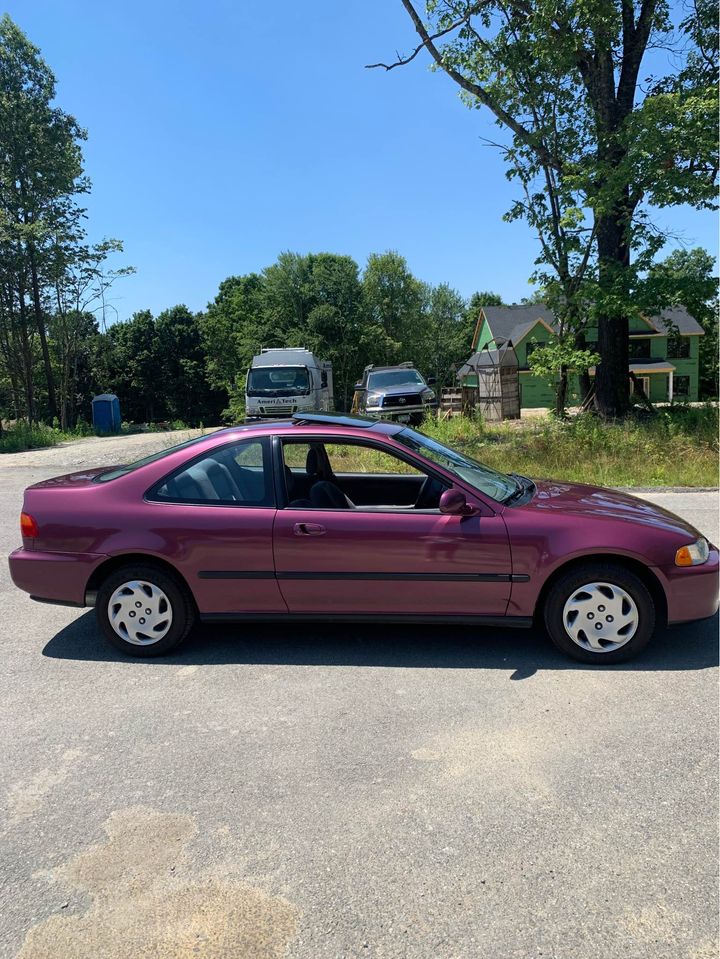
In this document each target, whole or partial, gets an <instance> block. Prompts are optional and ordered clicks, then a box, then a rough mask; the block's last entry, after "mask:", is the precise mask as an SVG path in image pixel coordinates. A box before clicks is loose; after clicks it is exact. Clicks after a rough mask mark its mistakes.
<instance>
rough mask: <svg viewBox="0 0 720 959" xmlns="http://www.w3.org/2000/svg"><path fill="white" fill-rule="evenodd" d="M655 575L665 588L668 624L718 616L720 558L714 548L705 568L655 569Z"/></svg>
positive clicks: (674, 567) (704, 565) (677, 567)
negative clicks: (716, 614)
mask: <svg viewBox="0 0 720 959" xmlns="http://www.w3.org/2000/svg"><path fill="white" fill-rule="evenodd" d="M654 572H655V573H656V575H657V577H658V579H660V581H661V583H662V585H663V587H664V589H665V596H666V598H667V607H668V623H669V624H674V623H689V622H692V621H693V620H695V619H707V618H708V617H709V616H714V615H715V613H716V612H717V610H718V590H719V588H720V555H719V554H718V551H717V549H716V548H715V547H712V548H711V550H710V555H709V557H708V559H707V562H705V563H703V564H702V566H687V567H680V566H672V567H664V568H655V569H654Z"/></svg>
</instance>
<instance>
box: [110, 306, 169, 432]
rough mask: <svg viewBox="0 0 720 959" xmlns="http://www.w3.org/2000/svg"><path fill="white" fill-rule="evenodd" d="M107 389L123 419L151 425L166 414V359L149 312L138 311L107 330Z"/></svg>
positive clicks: (153, 320)
mask: <svg viewBox="0 0 720 959" xmlns="http://www.w3.org/2000/svg"><path fill="white" fill-rule="evenodd" d="M108 342H109V346H110V355H109V357H108V366H107V376H108V387H106V388H110V386H112V391H113V392H114V393H116V394H117V396H118V398H119V400H120V409H121V413H122V416H123V419H128V420H130V421H132V422H147V423H152V422H153V421H155V420H156V419H161V418H162V417H163V416H164V415H165V414H166V412H167V410H166V406H165V389H166V384H165V383H164V382H163V376H162V371H163V366H164V363H165V357H164V355H163V352H162V347H161V344H160V339H159V337H158V335H157V328H156V324H155V319H154V318H153V315H152V313H151V312H150V310H141V311H140V312H138V313H134V314H133V316H132V317H131V318H130V319H129V320H127V321H126V322H124V323H114V324H113V325H112V326H111V327H110V329H109V330H108Z"/></svg>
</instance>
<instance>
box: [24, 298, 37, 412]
mask: <svg viewBox="0 0 720 959" xmlns="http://www.w3.org/2000/svg"><path fill="white" fill-rule="evenodd" d="M20 343H21V350H22V360H23V381H24V382H23V386H24V388H25V407H26V409H25V413H26V416H27V421H28V423H29V424H32V423H34V422H36V421H37V415H36V412H35V384H34V381H33V360H32V348H31V346H30V338H29V336H28V329H27V314H26V310H25V295H24V293H22V292H21V293H20Z"/></svg>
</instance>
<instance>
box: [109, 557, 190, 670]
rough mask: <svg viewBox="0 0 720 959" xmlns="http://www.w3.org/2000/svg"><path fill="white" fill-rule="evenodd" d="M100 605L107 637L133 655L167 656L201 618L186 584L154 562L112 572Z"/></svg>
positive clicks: (125, 567) (114, 644) (119, 647)
mask: <svg viewBox="0 0 720 959" xmlns="http://www.w3.org/2000/svg"><path fill="white" fill-rule="evenodd" d="M95 611H96V614H97V618H98V622H99V623H100V626H101V628H102V631H103V633H104V634H105V636H106V637H107V639H108V640H109V641H110V642H111V643H112V644H113V646H116V647H117V648H118V649H120V650H122V651H123V652H124V653H127V654H128V655H129V656H162V655H163V654H164V653H167V652H169V651H170V650H171V649H174V647H175V646H177V645H178V644H179V643H181V642H182V641H183V639H185V637H186V636H187V634H188V633H189V632H190V629H191V627H192V625H193V622H194V619H195V611H194V608H193V605H192V602H191V600H190V598H189V596H188V594H187V591H186V589H185V587H184V586H183V585H182V584H181V583H180V582H179V581H178V580H176V579H175V577H174V576H172V575H171V574H169V573H166V572H165V571H164V570H162V569H160V568H158V567H155V566H151V565H147V566H124V567H122V568H121V569H118V570H116V571H115V572H113V573H111V574H110V575H109V576H108V577H107V579H106V580H105V582H104V583H103V584H102V586H101V587H100V589H99V590H98V595H97V601H96V604H95Z"/></svg>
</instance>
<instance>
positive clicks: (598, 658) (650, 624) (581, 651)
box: [542, 563, 656, 666]
mask: <svg viewBox="0 0 720 959" xmlns="http://www.w3.org/2000/svg"><path fill="white" fill-rule="evenodd" d="M589 583H608V584H610V585H612V586H618V587H620V589H622V590H624V591H625V592H626V593H628V594H629V595H630V597H631V598H632V600H633V601H634V603H635V606H636V607H637V612H638V625H637V628H636V630H635V633H634V635H633V636H632V637H631V638H630V639H629V640H628V641H627V642H626V643H625V644H624V645H622V646H619V647H617V648H615V649H611V650H608V651H607V652H593V651H591V650H589V649H586V648H584V647H583V646H582V645H580V644H579V643H577V642H575V640H574V639H573V638H572V637H571V636H570V634H569V633H568V632H567V631H566V629H565V626H564V623H563V610H564V608H565V604H566V602H567V601H568V600H569V599H570V598H571V597H572V596H573V594H574V593H576V592H577V591H578V590H579V589H580V587H582V586H585V585H587V584H589ZM542 612H543V617H544V620H545V627H546V629H547V631H548V633H549V635H550V639H551V640H552V641H553V643H554V644H555V646H557V648H558V649H560V650H562V652H563V653H566V654H567V655H568V656H572V658H573V659H578V660H580V662H583V663H594V664H596V665H601V666H607V665H611V664H613V663H623V662H625V661H626V660H628V659H632V658H633V657H634V656H637V654H638V653H639V652H641V651H642V650H643V649H644V648H645V646H647V644H648V642H649V641H650V639H651V637H652V635H653V632H654V631H655V620H656V613H655V603H654V601H653V598H652V595H651V594H650V591H649V590H648V588H647V586H646V585H645V583H643V581H642V580H641V579H640V577H639V576H636V575H635V573H633V572H631V571H630V570H629V569H626V568H625V567H623V566H621V565H619V564H615V563H588V564H587V565H586V566H576V567H575V568H573V569H571V570H569V571H568V572H567V573H565V574H564V575H563V576H561V577H560V578H559V579H558V580H557V581H556V582H555V583H554V584H553V585H552V587H551V588H550V591H549V593H548V594H547V596H546V598H545V605H544V608H543V610H542Z"/></svg>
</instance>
